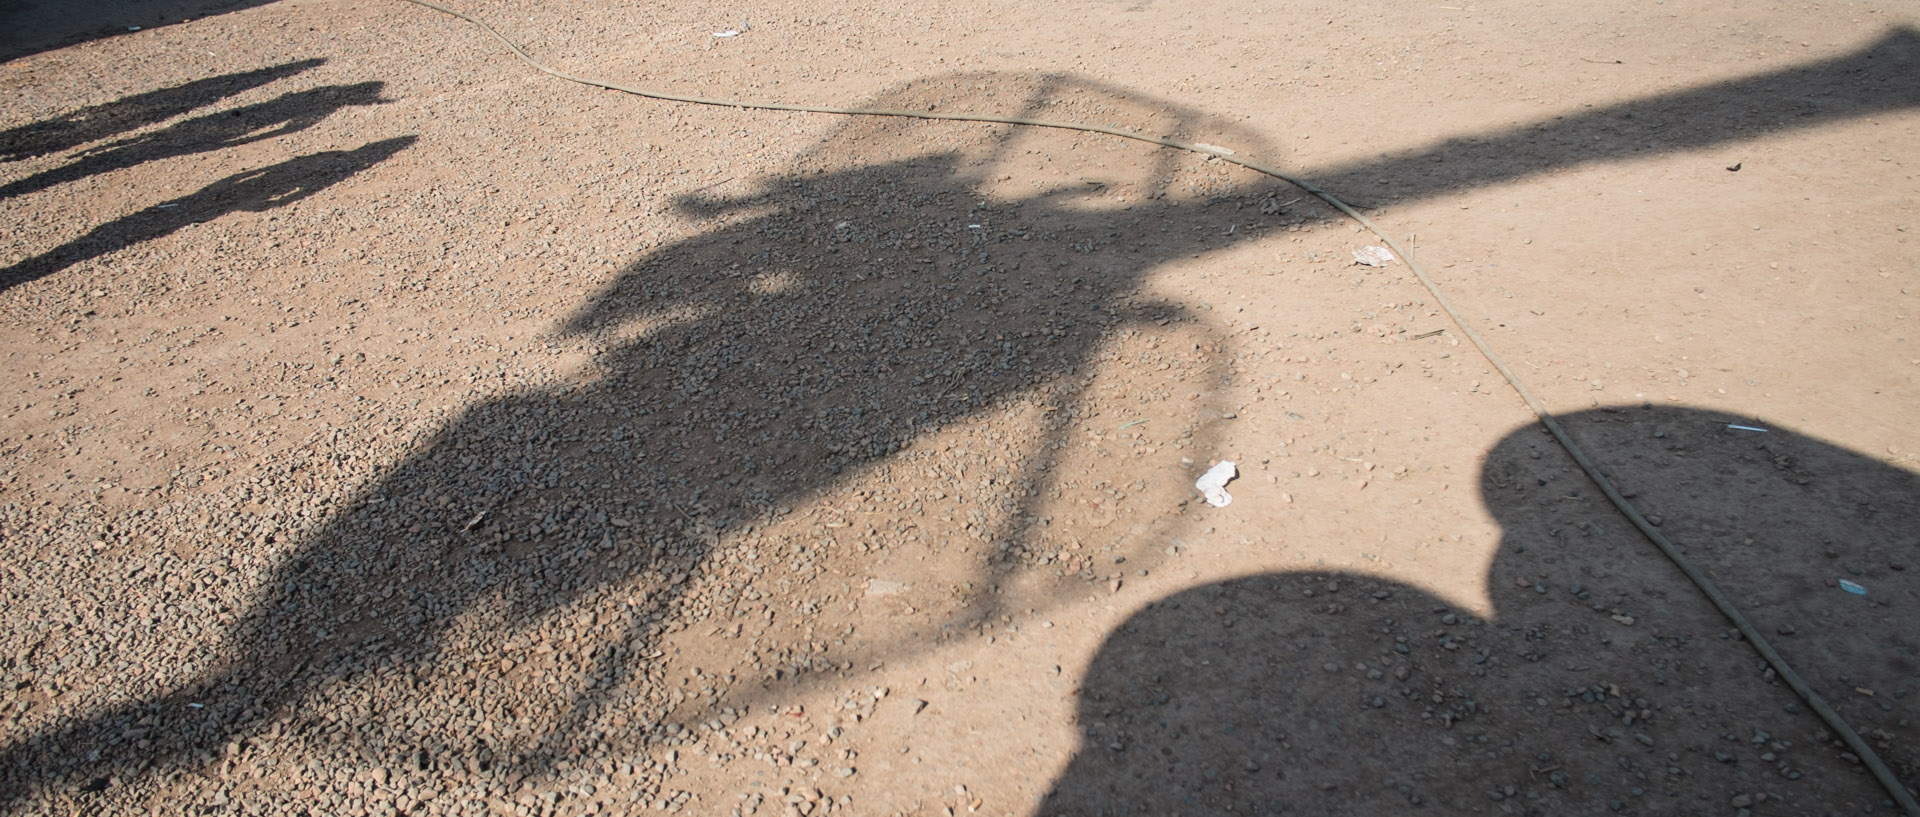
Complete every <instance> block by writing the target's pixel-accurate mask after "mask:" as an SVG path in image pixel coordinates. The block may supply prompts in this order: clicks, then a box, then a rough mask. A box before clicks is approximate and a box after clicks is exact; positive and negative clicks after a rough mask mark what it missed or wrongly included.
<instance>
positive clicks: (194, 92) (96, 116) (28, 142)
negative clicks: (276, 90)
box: [0, 59, 326, 162]
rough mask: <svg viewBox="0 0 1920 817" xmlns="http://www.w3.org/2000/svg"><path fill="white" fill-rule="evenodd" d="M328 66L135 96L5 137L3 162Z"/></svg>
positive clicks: (263, 71)
mask: <svg viewBox="0 0 1920 817" xmlns="http://www.w3.org/2000/svg"><path fill="white" fill-rule="evenodd" d="M325 62H326V60H321V59H306V60H297V61H294V62H289V63H283V64H281V65H274V66H269V67H267V68H257V69H254V70H252V71H242V72H240V73H237V74H225V75H222V76H217V77H208V78H206V79H196V80H194V81H192V82H189V83H186V84H184V85H176V86H174V87H172V88H162V89H160V90H157V91H147V92H145V93H139V94H134V95H133V96H129V97H125V98H123V99H118V100H114V101H113V102H108V103H106V104H103V105H93V106H89V107H86V108H82V109H80V110H77V111H74V112H72V113H69V114H64V115H61V116H57V117H54V118H52V119H43V120H40V121H38V122H33V123H30V124H26V125H20V126H18V127H13V128H8V129H7V130H5V131H0V162H16V161H20V160H22V159H31V158H33V157H35V156H44V155H47V154H49V153H59V152H60V151H63V150H67V149H69V148H76V147H79V146H81V145H84V144H87V143H88V142H97V141H99V140H101V139H106V138H108V137H111V136H117V135H119V134H122V133H126V132H127V131H131V130H137V129H139V128H143V127H146V126H148V125H152V124H155V123H157V122H165V121H166V120H169V119H172V118H174V117H176V116H179V115H181V114H184V113H186V112H188V111H191V110H193V109H195V108H199V107H202V106H205V105H210V104H212V103H214V102H217V101H219V100H221V99H225V98H227V97H230V96H237V95H239V94H240V93H242V92H244V91H247V90H250V89H253V88H257V87H260V86H262V85H265V84H267V83H269V82H273V81H275V80H281V79H286V78H287V77H290V76H293V75H294V74H298V73H300V72H302V71H305V70H307V69H310V68H313V67H315V66H318V65H322V64H324V63H325Z"/></svg>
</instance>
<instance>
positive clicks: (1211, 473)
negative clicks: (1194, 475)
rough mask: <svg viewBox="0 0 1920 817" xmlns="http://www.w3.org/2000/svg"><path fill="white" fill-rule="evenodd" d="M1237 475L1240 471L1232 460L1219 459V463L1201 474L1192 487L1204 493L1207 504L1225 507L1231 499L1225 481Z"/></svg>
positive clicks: (1229, 480)
mask: <svg viewBox="0 0 1920 817" xmlns="http://www.w3.org/2000/svg"><path fill="white" fill-rule="evenodd" d="M1239 475H1240V471H1239V469H1237V468H1235V467H1234V464H1233V461H1231V460H1221V461H1220V462H1219V464H1217V465H1215V466H1213V467H1212V468H1208V469H1207V472H1206V473H1204V474H1201V475H1200V479H1199V480H1198V481H1196V482H1194V483H1193V487H1195V488H1198V489H1200V493H1202V494H1204V495H1206V497H1207V504H1208V505H1212V506H1213V507H1216V508H1224V507H1227V503H1229V502H1232V501H1233V495H1232V494H1229V493H1227V483H1228V482H1231V481H1232V480H1233V478H1234V477H1237V476H1239Z"/></svg>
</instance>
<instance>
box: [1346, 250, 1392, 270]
mask: <svg viewBox="0 0 1920 817" xmlns="http://www.w3.org/2000/svg"><path fill="white" fill-rule="evenodd" d="M1353 262H1354V263H1356V264H1365V265H1367V266H1369V267H1384V266H1386V265H1388V264H1391V263H1393V251H1392V250H1389V249H1387V248H1386V247H1361V248H1360V249H1357V250H1354V251H1353Z"/></svg>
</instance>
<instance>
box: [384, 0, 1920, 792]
mask: <svg viewBox="0 0 1920 817" xmlns="http://www.w3.org/2000/svg"><path fill="white" fill-rule="evenodd" d="M406 2H409V3H413V4H415V5H420V6H425V7H427V8H430V9H433V10H434V11H438V12H440V13H442V14H447V15H451V16H453V17H457V18H460V19H462V20H465V21H467V22H469V23H472V24H474V25H476V26H479V27H480V28H481V29H483V30H485V31H486V32H487V33H488V34H491V35H493V38H494V39H496V40H499V41H500V42H501V43H503V44H505V45H506V47H507V48H508V49H510V50H512V51H513V53H514V55H515V56H517V57H519V58H520V59H521V61H522V62H525V63H526V64H528V65H530V66H532V67H533V68H534V69H535V70H538V71H540V72H541V73H545V74H549V75H551V76H554V77H558V78H560V79H564V80H567V81H568V82H577V83H580V84H582V85H590V86H593V87H596V88H605V89H607V90H610V91H620V92H622V93H628V94H633V95H634V96H642V97H646V98H648V99H659V100H665V101H668V102H686V103H691V104H695V105H715V106H719V107H724V108H741V109H746V110H763V111H792V112H798V113H824V114H837V115H841V116H899V117H907V118H911V119H933V120H945V121H955V122H985V123H991V124H997V125H1025V126H1029V127H1036V128H1054V129H1058V130H1071V131H1083V132H1087V133H1104V134H1107V135H1109V136H1117V137H1120V138H1122V139H1131V140H1134V141H1137V142H1146V143H1148V144H1152V145H1159V146H1161V147H1168V148H1174V149H1176V150H1185V151H1191V152H1194V153H1200V154H1205V155H1207V156H1212V157H1214V158H1217V159H1220V160H1222V161H1226V162H1231V163H1233V164H1236V165H1239V166H1241V167H1244V168H1247V169H1248V170H1252V171H1254V172H1256V173H1261V174H1264V175H1267V176H1272V177H1273V178H1276V179H1279V180H1281V181H1283V182H1286V183H1288V184H1291V185H1293V186H1295V187H1298V188H1300V189H1301V190H1304V191H1306V192H1308V193H1310V194H1312V195H1313V196H1314V197H1316V198H1318V199H1320V200H1321V201H1324V202H1326V203H1327V204H1328V205H1330V206H1332V207H1333V208H1334V209H1336V210H1339V211H1340V212H1341V213H1344V214H1346V216H1347V217H1348V218H1351V219H1353V220H1354V221H1355V222H1357V223H1358V224H1359V225H1360V226H1362V227H1365V228H1366V229H1367V230H1368V231H1369V232H1372V233H1373V234H1374V235H1375V236H1377V237H1378V238H1379V239H1380V240H1381V241H1382V242H1384V243H1385V244H1386V245H1387V247H1388V248H1389V249H1391V250H1393V251H1394V252H1395V253H1397V254H1398V255H1399V256H1400V260H1402V261H1405V262H1406V264H1407V268H1408V269H1410V270H1413V274H1414V276H1415V277H1416V278H1419V279H1420V284H1421V286H1424V287H1426V289H1427V293H1428V294H1430V295H1432V296H1433V299H1434V301H1435V302H1436V303H1438V304H1439V305H1440V309H1441V311H1443V312H1445V313H1447V318H1448V319H1449V320H1451V321H1453V325H1454V326H1455V327H1456V328H1458V329H1459V330H1460V333H1461V334H1463V335H1465V336H1466V338H1467V340H1468V342H1470V343H1472V344H1473V348H1475V349H1477V350H1479V352H1480V355H1481V356H1482V357H1484V358H1486V360H1487V362H1488V363H1491V364H1493V368H1494V370H1495V371H1498V372H1499V373H1500V376H1501V377H1502V378H1504V379H1505V380H1506V381H1507V385H1509V386H1511V387H1513V390H1514V393H1516V394H1518V395H1520V399H1521V400H1522V401H1523V402H1525V403H1526V404H1527V408H1529V409H1531V410H1532V411H1533V414H1534V416H1535V417H1538V418H1539V419H1540V423H1541V425H1544V426H1546V428H1547V431H1548V432H1549V433H1551V434H1552V435H1553V438H1554V439H1555V440H1557V441H1559V443H1560V446H1561V447H1562V448H1565V449H1566V451H1567V454H1568V455H1570V456H1572V457H1573V461H1574V462H1575V463H1576V464H1578V465H1579V466H1580V470H1582V471H1584V472H1586V475H1587V478H1588V479H1590V480H1593V483H1594V484H1595V485H1597V486H1599V488H1600V491H1601V493H1603V494H1606V497H1607V500H1608V501H1609V502H1612V503H1613V505H1614V507H1615V508H1618V509H1619V510H1620V513H1621V514H1623V515H1625V516H1626V517H1627V519H1628V520H1629V521H1631V522H1632V523H1633V526H1634V527H1635V528H1638V529H1639V530H1640V533H1641V534H1643V535H1645V536H1646V537H1647V540H1648V541H1650V542H1652V543H1653V545H1654V547H1656V548H1659V550H1660V552H1661V553H1662V554H1664V555H1665V556H1666V557H1667V559H1668V560H1669V561H1671V562H1673V564H1674V566H1675V567H1678V568H1679V569H1680V572H1681V573H1683V574H1685V575H1686V577H1687V578H1688V579H1689V580H1691V581H1692V582H1693V584H1694V586H1695V587H1697V588H1699V590H1700V592H1701V594H1703V595H1705V596H1706V597H1707V600H1708V601H1710V602H1712V603H1713V606H1714V607H1715V608H1716V609H1718V610H1719V611H1720V613H1721V615H1724V616H1726V618H1727V620H1728V621H1730V622H1732V623H1733V626H1734V627H1735V628H1737V629H1739V631H1740V634H1741V636H1743V637H1745V638H1746V640H1747V643H1748V644H1751V645H1753V649H1754V651H1755V652H1758V653H1760V657H1762V658H1764V659H1766V661H1767V664H1768V665H1769V666H1772V667H1773V669H1774V672H1775V673H1777V674H1779V676H1780V677H1781V678H1782V679H1784V680H1785V681H1786V682H1787V686H1788V687H1791V688H1792V689H1793V691H1794V693H1795V694H1797V695H1799V696H1800V698H1801V699H1802V700H1804V701H1806V702H1807V706H1808V707H1809V708H1811V709H1812V710H1813V711H1814V713H1815V714H1817V715H1819V716H1820V719H1821V720H1823V721H1825V722H1826V724H1827V726H1829V727H1831V728H1832V729H1833V731H1834V732H1835V733H1836V734H1838V735H1839V736H1840V738H1841V740H1843V741H1845V742H1846V744H1847V747H1848V748H1850V749H1852V750H1853V753H1854V755H1856V756H1857V757H1859V758H1860V762H1861V763H1862V764H1864V765H1865V766H1866V767H1867V769H1868V770H1869V771H1871V772H1872V773H1873V776H1874V778H1875V779H1877V780H1878V781H1879V782H1880V785H1881V786H1882V787H1883V788H1885V789H1886V790H1887V793H1888V794H1891V795H1892V796H1893V799H1894V801H1895V802H1897V803H1898V804H1899V805H1900V807H1901V808H1902V809H1904V810H1905V811H1906V813H1907V815H1908V817H1920V803H1916V802H1915V801H1914V798H1913V795H1912V794H1911V793H1909V792H1908V791H1907V789H1906V787H1905V786H1904V785H1902V784H1901V783H1900V779H1899V778H1898V777H1895V776H1894V774H1893V770H1892V769H1889V768H1888V767H1887V765H1886V763H1885V762H1883V761H1881V759H1880V756H1879V754H1877V753H1875V752H1874V751H1873V747H1871V746H1869V745H1867V742H1866V740H1865V739H1863V738H1861V737H1860V734H1859V733H1858V732H1856V731H1854V729H1853V727H1852V726H1850V725H1848V724H1847V722H1846V720H1845V719H1843V718H1841V717H1840V713H1838V712H1836V711H1834V709H1833V707H1832V706H1830V705H1829V704H1828V703H1827V701H1826V699H1825V698H1823V697H1821V696H1820V694H1819V693H1817V692H1815V691H1814V690H1813V687H1811V686H1809V685H1808V684H1807V682H1806V680H1805V679H1802V678H1801V677H1800V674H1799V673H1798V672H1795V671H1794V669H1793V667H1792V666H1791V665H1789V664H1788V663H1787V659H1786V658H1785V657H1784V656H1782V655H1781V654H1780V652H1779V651H1778V650H1776V649H1774V647H1773V644H1771V643H1770V642H1768V641H1767V639H1766V637H1765V636H1763V635H1761V634H1760V631H1759V629H1757V628H1755V627H1754V626H1753V623H1752V622H1750V621H1748V620H1747V617H1746V616H1745V615H1742V614H1741V613H1740V610H1739V608H1737V607H1735V606H1734V604H1733V601H1732V600H1731V599H1729V598H1728V597H1727V595H1726V594H1725V593H1723V592H1722V591H1721V590H1720V588H1719V586H1718V585H1716V584H1714V583H1713V581H1712V580H1711V579H1709V578H1707V576H1706V574H1704V573H1702V572H1700V569H1699V568H1697V567H1695V566H1694V565H1693V562H1691V561H1689V560H1688V559H1687V558H1686V556H1684V555H1682V554H1681V553H1680V550H1679V548H1677V547H1675V546H1674V544H1673V542H1672V541H1671V540H1669V539H1667V537H1666V536H1665V535H1664V534H1662V533H1661V532H1660V530H1659V529H1658V528H1655V527H1654V526H1653V523H1651V522H1649V521H1647V518H1646V517H1645V516H1643V515H1641V513H1640V510H1639V509H1638V508H1635V507H1634V506H1633V503H1631V502H1628V501H1627V498H1626V497H1625V496H1623V495H1621V493H1620V490H1619V489H1618V488H1615V487H1614V485H1613V481H1612V480H1609V479H1608V478H1607V476H1606V474H1604V473H1602V472H1601V470H1600V467H1599V466H1598V465H1596V464H1595V463H1594V462H1593V460H1592V458H1590V457H1588V456H1587V452H1586V450H1585V449H1583V448H1581V447H1580V444H1579V443H1577V442H1574V439H1573V437H1572V435H1570V434H1568V433H1567V430H1566V428H1565V427H1564V426H1562V425H1561V424H1560V420H1559V419H1558V418H1556V417H1555V416H1554V414H1553V412H1551V411H1548V410H1547V407H1546V406H1545V405H1544V404H1542V403H1541V402H1540V400H1539V399H1538V398H1536V397H1534V395H1533V392H1532V391H1531V390H1529V389H1528V388H1527V387H1526V384H1525V383H1524V382H1522V381H1521V380H1520V377H1519V376H1518V375H1516V374H1514V372H1513V370H1512V369H1509V368H1507V364H1506V363H1505V362H1504V361H1502V360H1501V359H1500V356H1499V355H1497V354H1495V353H1494V351H1493V347H1491V346H1489V345H1487V342H1486V340H1485V339H1483V338H1481V337H1480V333H1479V332H1476V331H1474V329H1473V327H1472V326H1470V325H1468V323H1467V322H1466V321H1465V320H1463V319H1462V318H1461V317H1460V313H1459V311H1458V310H1456V309H1454V307H1453V304H1452V302H1450V301H1448V300H1447V296H1445V295H1443V294H1441V292H1440V287H1439V285H1438V284H1435V283H1434V281H1433V278H1432V277H1430V276H1428V275H1427V271H1426V269H1425V268H1423V267H1422V266H1420V262H1419V261H1417V260H1415V259H1414V257H1413V254H1412V253H1409V252H1407V250H1406V248H1405V247H1402V246H1401V245H1400V242H1398V241H1395V240H1394V239H1393V237H1392V236H1390V235H1387V233H1386V231H1385V230H1382V229H1380V227H1379V226H1377V225H1375V224H1374V223H1373V221H1372V220H1371V219H1369V218H1367V217H1366V216H1364V215H1361V214H1360V213H1359V211H1357V210H1354V209H1353V208H1352V207H1349V206H1347V204H1346V202H1343V201H1341V200H1339V199H1337V198H1335V197H1334V196H1333V195H1332V194H1330V193H1328V192H1326V191H1324V190H1321V189H1320V188H1319V187H1316V186H1314V184H1313V183H1311V182H1309V181H1307V180H1306V179H1303V178H1300V177H1298V176H1295V175H1293V174H1290V173H1287V172H1285V171H1282V170H1280V169H1278V168H1274V167H1269V166H1267V165H1264V164H1261V163H1259V162H1255V161H1251V160H1248V159H1243V158H1240V157H1239V156H1237V155H1235V154H1234V153H1232V152H1231V151H1228V150H1225V149H1222V148H1217V147H1214V146H1212V145H1203V144H1197V143H1193V142H1183V141H1180V140H1178V139H1168V138H1166V137H1161V136H1149V135H1146V134H1143V133H1137V132H1134V131H1127V130H1122V129H1120V128H1113V127H1106V126H1102V125H1089V124H1083V123H1079V122H1061V121H1054V120H1046V119H1023V118H1018V117H1005V116H993V115H990V114H965V113H938V112H933V111H908V110H895V109H888V108H835V107H828V106H824V105H790V104H786V103H781V102H749V101H742V100H733V99H711V98H706V97H697V96H684V95H681V94H669V93H663V92H660V91H649V90H644V89H640V88H635V87H632V86H628V85H621V84H618V83H613V82H608V81H606V80H601V79H594V78H591V77H582V76H578V75H575V74H569V73H566V72H564V71H558V70H555V69H552V68H549V67H547V66H545V65H542V64H541V63H540V62H539V61H538V60H535V59H534V58H533V57H531V56H529V55H528V54H527V52H526V51H524V50H522V49H521V48H520V46H519V45H516V44H515V43H514V42H513V41H512V40H509V39H507V38H506V36H504V35H502V34H501V33H500V32H498V31H495V30H494V28H493V26H490V25H487V24H486V23H484V22H481V21H480V20H478V19H475V18H473V17H471V16H468V15H466V14H463V13H461V12H458V11H455V10H453V9H450V8H447V7H445V6H442V5H438V4H436V3H432V2H429V1H428V0H406Z"/></svg>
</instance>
